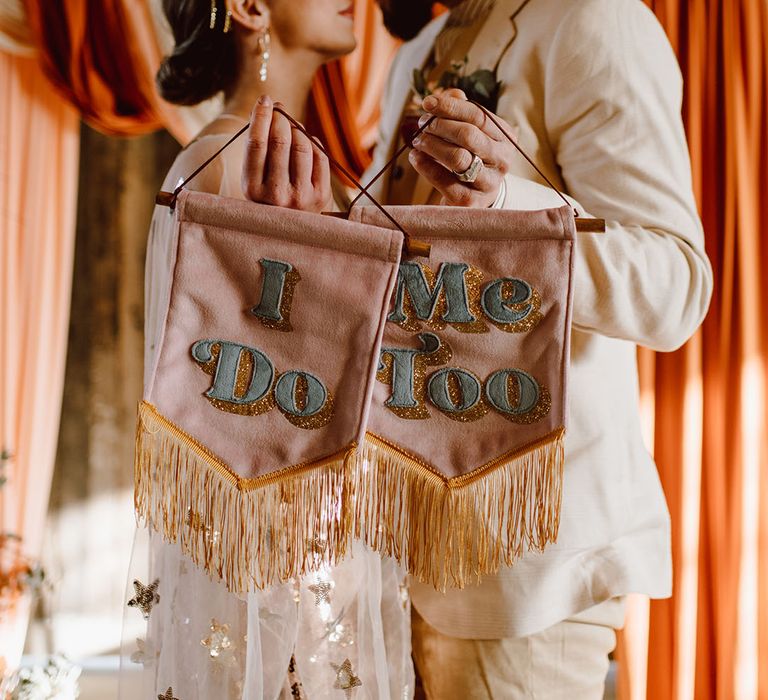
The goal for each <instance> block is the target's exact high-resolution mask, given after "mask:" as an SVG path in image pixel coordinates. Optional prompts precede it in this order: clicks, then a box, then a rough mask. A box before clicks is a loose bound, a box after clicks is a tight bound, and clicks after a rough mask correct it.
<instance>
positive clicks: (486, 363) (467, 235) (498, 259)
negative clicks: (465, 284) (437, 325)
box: [350, 206, 575, 478]
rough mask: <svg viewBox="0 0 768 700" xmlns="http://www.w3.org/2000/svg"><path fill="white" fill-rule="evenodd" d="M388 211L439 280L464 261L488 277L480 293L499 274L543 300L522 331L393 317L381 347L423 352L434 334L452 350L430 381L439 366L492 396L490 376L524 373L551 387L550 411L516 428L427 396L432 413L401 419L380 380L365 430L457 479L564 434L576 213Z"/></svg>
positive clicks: (369, 210)
mask: <svg viewBox="0 0 768 700" xmlns="http://www.w3.org/2000/svg"><path fill="white" fill-rule="evenodd" d="M388 211H389V212H390V214H391V215H392V216H393V217H394V219H395V220H397V221H398V222H399V223H400V224H401V226H403V228H404V230H405V231H407V232H408V233H409V235H411V236H412V237H413V238H415V239H418V240H423V241H426V242H429V243H430V244H431V246H432V249H431V254H430V257H429V259H428V260H427V259H415V258H414V259H413V262H420V263H423V264H424V265H426V266H427V267H428V268H429V269H431V270H432V272H433V273H434V274H435V275H436V274H437V273H438V271H439V269H440V265H441V264H442V263H447V262H452V263H456V262H464V263H467V264H468V265H470V266H471V267H473V268H475V269H477V270H479V271H481V273H482V281H481V282H480V287H479V290H478V289H476V290H475V296H478V295H479V294H482V291H483V290H485V289H486V288H487V286H488V285H489V284H490V283H492V282H493V281H494V280H497V279H499V278H515V279H520V280H523V281H524V282H526V283H528V284H529V285H530V287H531V288H532V289H534V290H535V291H536V292H537V293H538V295H539V297H540V300H541V302H540V308H539V313H540V314H541V318H540V320H539V321H538V323H536V324H535V325H534V326H533V327H532V328H531V329H530V330H526V331H524V332H507V331H504V330H500V329H499V328H498V327H497V326H496V325H495V324H493V323H492V322H490V321H489V319H488V318H487V317H486V315H485V314H483V313H482V312H481V314H480V315H479V317H480V320H481V321H482V322H483V325H484V326H485V331H484V332H460V331H459V330H457V329H456V327H455V326H452V325H450V324H446V325H445V327H444V328H443V329H434V327H432V328H431V327H430V325H429V323H421V324H417V325H420V326H421V328H420V330H416V329H415V328H416V327H415V326H414V327H413V329H412V330H405V329H403V328H402V327H401V326H400V325H398V324H396V323H394V322H392V321H388V322H387V324H386V329H385V333H384V341H383V344H382V347H383V348H384V349H386V348H388V347H395V348H420V347H421V342H420V341H419V338H418V333H424V332H430V333H434V334H435V335H436V336H438V337H439V338H440V340H441V342H443V343H444V344H447V345H448V346H450V348H451V358H450V359H449V360H447V361H446V362H441V363H440V364H437V365H435V366H429V367H426V374H427V379H428V378H429V376H430V375H432V374H433V373H434V372H435V371H437V370H440V369H441V368H444V367H457V368H461V369H463V370H468V371H469V372H471V373H472V374H474V375H475V376H476V377H477V379H478V380H479V381H480V382H481V383H482V384H483V385H484V386H483V389H484V390H485V386H487V379H488V378H489V377H490V376H491V375H492V374H493V373H494V372H496V371H497V370H501V369H508V368H515V369H521V370H523V371H524V372H526V373H528V374H529V375H531V376H532V377H533V378H535V380H536V381H537V382H538V383H539V385H540V386H542V387H545V388H546V390H547V391H548V392H549V394H550V396H551V406H550V408H549V411H548V412H547V413H546V415H543V416H542V417H541V418H539V419H537V420H535V421H533V422H528V423H526V422H522V423H518V422H512V421H511V420H510V419H509V418H508V417H505V415H503V414H502V413H501V412H499V411H497V410H493V409H491V410H487V412H485V414H484V415H482V416H481V417H479V418H471V419H464V420H457V419H456V418H451V417H448V415H446V414H445V413H443V412H441V411H440V410H438V409H437V408H436V407H435V405H433V404H431V403H430V400H429V398H426V400H425V405H426V408H427V412H428V417H426V418H422V419H412V418H402V417H399V416H398V415H396V414H395V413H394V412H393V411H392V410H390V409H389V408H387V407H386V405H385V402H387V401H388V400H389V399H390V396H391V394H392V392H391V386H390V385H389V384H388V383H384V382H382V381H377V383H376V387H375V390H374V394H373V403H372V408H371V415H370V419H369V422H368V431H369V432H371V433H373V434H375V435H377V436H380V437H382V438H385V439H386V440H387V441H388V442H390V443H393V444H394V445H395V446H396V447H398V448H399V449H401V450H402V451H403V452H405V453H407V454H410V455H413V456H415V457H417V458H419V459H420V460H422V461H423V462H426V463H427V464H428V465H429V466H431V467H432V468H433V469H435V470H437V471H438V472H439V473H440V474H442V475H443V476H444V477H446V478H453V477H458V476H461V475H464V474H468V473H470V472H472V471H473V470H475V469H477V468H479V467H482V466H484V465H487V464H488V463H490V462H492V461H493V460H495V459H496V458H498V457H501V456H502V455H506V454H509V453H511V452H514V451H516V450H521V449H523V448H524V447H525V446H526V445H531V444H533V443H535V442H537V441H539V440H542V439H543V438H545V437H546V436H548V435H549V434H551V433H552V432H553V431H556V430H558V429H559V428H565V427H566V415H565V407H566V395H565V394H566V386H567V370H568V363H569V348H570V329H571V296H572V275H571V271H572V266H573V253H574V235H575V223H574V218H573V212H572V210H571V209H570V208H568V207H562V208H560V209H548V210H543V211H509V210H496V209H488V210H476V209H472V210H470V209H465V208H459V207H435V206H417V207H389V208H388ZM350 219H351V220H355V221H359V222H361V223H367V224H373V225H376V226H391V223H390V222H389V221H388V220H387V219H386V218H385V217H384V216H383V215H382V214H381V212H379V211H378V210H376V209H374V208H373V207H356V208H354V209H353V210H352V212H351V213H350ZM471 296H472V293H470V297H471ZM476 312H477V309H475V316H477V315H478V314H477V313H476ZM437 315H438V314H435V316H437ZM511 394H512V395H514V391H512V392H511Z"/></svg>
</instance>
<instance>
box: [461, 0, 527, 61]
mask: <svg viewBox="0 0 768 700" xmlns="http://www.w3.org/2000/svg"><path fill="white" fill-rule="evenodd" d="M525 1H526V0H514V1H513V2H509V0H507V1H506V2H505V0H497V2H496V4H495V5H494V6H493V8H492V9H491V11H490V12H489V13H488V16H487V17H486V19H485V22H484V23H483V26H482V28H481V29H480V31H479V32H478V34H477V36H476V37H475V40H474V42H473V43H472V48H471V49H470V50H469V63H468V65H467V72H468V73H472V72H473V71H476V70H479V69H481V68H487V69H489V70H490V69H492V68H493V67H494V66H495V65H496V61H497V60H498V58H499V55H500V54H501V52H502V51H503V50H504V48H505V47H506V46H508V45H509V44H511V43H512V42H513V41H514V39H515V37H516V36H517V27H516V26H515V22H514V20H513V18H514V16H515V15H516V14H517V11H518V10H519V9H520V8H521V7H522V6H523V5H524V4H525Z"/></svg>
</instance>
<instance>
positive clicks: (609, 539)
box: [370, 0, 712, 638]
mask: <svg viewBox="0 0 768 700" xmlns="http://www.w3.org/2000/svg"><path fill="white" fill-rule="evenodd" d="M518 10H519V12H518ZM444 21H445V16H442V17H440V18H438V19H437V20H435V21H433V22H432V23H431V24H430V25H428V26H427V27H426V28H425V29H424V30H423V31H422V32H421V34H420V35H419V36H418V37H416V38H415V39H414V40H413V41H411V42H409V43H407V44H405V45H404V46H403V47H402V49H401V50H400V52H399V54H398V55H397V57H396V59H395V61H394V63H393V66H392V71H391V76H390V80H389V83H388V87H387V93H386V95H385V98H384V102H383V112H382V118H381V139H380V142H379V144H378V148H377V151H376V153H375V160H374V164H373V166H372V168H371V171H370V172H375V171H376V170H378V169H379V168H380V167H381V165H383V163H384V162H385V160H386V158H387V154H388V153H390V152H391V143H392V139H393V135H394V133H395V130H396V129H397V126H398V122H399V119H400V113H401V110H402V108H403V105H404V103H405V100H406V99H407V97H408V92H409V81H410V76H411V73H412V70H413V68H414V67H419V66H421V65H422V64H423V62H424V60H425V59H426V57H427V55H428V53H429V51H430V49H431V47H432V44H433V42H434V39H435V37H436V36H437V34H438V32H439V31H440V29H441V27H442V25H443V23H444ZM499 57H501V61H500V64H499V78H500V80H501V81H502V82H503V87H502V92H501V97H500V99H499V103H498V110H497V111H498V113H499V114H500V115H501V116H502V117H503V118H504V119H506V120H507V121H508V122H509V123H510V124H511V125H512V127H513V128H514V129H516V130H517V132H518V134H519V137H518V142H519V143H520V145H521V146H522V147H523V148H524V149H525V151H526V152H527V153H528V154H529V155H530V156H531V157H532V158H533V159H534V161H535V162H536V163H537V164H538V165H539V166H540V167H541V168H542V169H543V171H544V172H545V173H546V174H547V176H548V177H550V178H551V179H552V180H553V181H554V182H556V183H557V184H558V185H559V186H561V187H562V188H563V189H564V190H565V192H566V193H567V194H568V195H569V196H570V197H571V198H572V199H573V201H574V202H575V204H576V206H577V207H578V208H579V209H580V210H581V211H582V212H586V213H587V214H588V215H592V216H597V217H602V218H605V219H606V220H607V233H606V234H605V235H593V234H581V235H580V236H579V239H578V254H577V261H576V265H575V287H574V313H573V336H572V350H571V361H572V367H571V374H570V380H569V381H570V384H569V392H568V394H569V406H568V409H569V430H568V435H567V438H566V465H565V484H564V491H563V506H562V508H563V509H562V517H561V525H560V531H559V536H558V540H557V542H556V543H555V544H553V545H551V546H550V547H549V548H548V549H547V550H546V551H545V552H544V553H534V552H529V553H526V554H525V555H524V556H523V557H522V559H521V560H519V561H518V562H517V563H516V564H515V565H514V566H513V567H511V568H508V569H504V570H502V571H501V572H500V573H498V574H497V575H494V576H489V577H487V578H485V579H484V580H483V582H482V583H481V584H480V585H477V586H472V587H470V588H466V589H464V590H461V591H450V592H448V593H447V594H440V593H437V592H435V591H434V590H432V589H431V588H430V587H428V586H425V585H421V584H418V583H414V584H413V585H412V589H411V593H412V599H413V603H414V605H415V607H416V609H417V610H418V611H419V613H420V614H421V615H422V616H423V617H424V618H425V619H426V620H427V621H428V622H429V623H430V624H431V625H433V626H434V627H436V628H437V629H438V630H440V631H441V632H443V633H445V634H449V635H453V636H457V637H465V638H500V637H510V636H523V635H528V634H532V633H534V632H537V631H539V630H542V629H544V628H546V627H549V626H550V625H552V624H555V623H557V622H559V621H561V620H563V619H566V618H569V617H572V616H573V615H575V614H577V613H579V612H581V611H585V610H586V609H588V608H590V607H592V606H594V605H596V604H598V603H600V602H602V601H605V600H607V599H609V598H611V597H614V596H619V595H623V594H626V593H629V592H640V593H645V594H648V595H649V596H651V597H653V598H664V597H668V596H669V595H670V594H671V587H672V580H671V561H670V521H669V513H668V510H667V507H666V502H665V500H664V494H663V492H662V489H661V484H660V482H659V478H658V473H657V470H656V467H655V465H654V463H653V460H652V458H651V456H650V455H649V454H648V452H647V450H646V448H645V445H644V444H643V439H642V436H641V431H640V417H639V408H638V407H639V396H638V381H637V366H636V346H637V345H644V346H647V347H650V348H653V349H655V350H660V351H670V350H674V349H676V348H677V347H679V346H680V345H682V344H683V343H684V342H685V341H686V340H687V339H688V338H689V337H690V336H691V334H692V333H693V332H694V331H695V330H696V328H697V327H698V326H699V324H700V323H701V321H702V319H703V317H704V314H705V312H706V309H707V307H708V304H709V298H710V294H711V289H712V271H711V268H710V264H709V261H708V260H707V257H706V254H705V252H704V239H703V232H702V228H701V223H700V220H699V216H698V214H697V210H696V204H695V202H694V197H693V193H692V187H691V174H690V164H689V156H688V150H687V145H686V141H685V135H684V132H683V125H682V122H681V117H680V109H681V100H682V80H681V76H680V71H679V69H678V66H677V63H676V60H675V57H674V54H673V52H672V49H671V47H670V46H669V43H668V41H667V39H666V36H665V34H664V32H663V30H662V28H661V27H660V26H659V24H658V22H657V20H656V18H655V17H654V16H653V14H652V13H651V12H650V11H649V10H648V9H647V8H646V6H645V5H644V4H643V3H642V2H641V0H529V2H528V3H527V4H526V3H524V2H523V1H522V0H498V1H497V3H496V5H495V7H494V9H493V10H492V11H491V13H490V15H489V17H488V19H487V21H486V23H485V25H484V27H483V29H482V30H481V32H480V35H479V36H478V39H477V40H476V41H475V44H474V45H473V49H472V51H471V53H470V69H472V68H477V67H482V68H490V67H492V66H493V65H494V64H495V63H496V61H497V60H498V59H499ZM377 191H378V194H379V195H380V194H381V192H382V191H386V183H383V185H379V186H378V188H377ZM560 203H561V202H560V200H559V199H558V198H557V196H556V195H554V193H552V191H551V190H549V189H548V188H547V187H546V186H544V185H543V184H542V183H541V181H540V180H539V179H538V176H537V175H536V173H535V172H534V171H533V170H531V169H530V166H529V165H528V164H527V163H526V162H525V161H524V160H523V159H522V157H521V158H520V160H519V162H518V163H517V164H516V167H515V171H514V173H513V174H511V175H509V176H508V177H507V178H506V198H505V201H504V206H505V207H507V208H512V209H540V208H543V207H548V206H558V205H559V204H560Z"/></svg>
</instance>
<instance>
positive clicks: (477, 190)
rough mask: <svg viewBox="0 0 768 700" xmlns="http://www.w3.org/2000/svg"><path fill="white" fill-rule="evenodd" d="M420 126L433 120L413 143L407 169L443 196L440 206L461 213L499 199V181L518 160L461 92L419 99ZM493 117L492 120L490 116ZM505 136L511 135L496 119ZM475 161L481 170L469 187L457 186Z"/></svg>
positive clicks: (506, 143)
mask: <svg viewBox="0 0 768 700" xmlns="http://www.w3.org/2000/svg"><path fill="white" fill-rule="evenodd" d="M422 108H423V109H424V111H425V112H426V114H425V115H424V116H422V117H421V119H420V120H419V126H421V125H423V124H424V123H425V122H426V121H427V120H428V119H429V118H430V117H437V118H436V119H435V120H434V121H433V122H432V123H431V124H430V125H429V126H428V127H427V128H426V129H425V130H424V131H423V132H422V133H421V134H419V136H417V137H416V139H414V141H413V150H412V151H411V152H410V154H409V159H410V161H411V164H412V165H413V167H414V168H415V169H416V171H417V172H418V173H419V174H420V175H422V176H424V177H425V178H426V179H427V180H428V181H429V182H430V184H431V185H432V186H433V187H434V188H435V189H436V190H437V191H438V192H440V194H441V195H443V201H442V203H443V204H447V205H451V206H461V207H490V206H491V205H492V204H493V203H494V202H495V201H496V197H497V196H498V194H499V188H500V187H501V181H502V179H503V178H504V175H506V174H507V173H508V172H509V171H510V166H511V164H512V159H513V158H516V157H519V156H517V153H516V151H515V148H514V146H513V145H512V144H511V143H510V142H509V141H508V139H507V137H506V136H504V134H502V133H501V131H499V129H498V128H497V127H496V125H495V124H494V123H493V122H492V121H491V120H490V119H489V118H488V117H487V116H486V114H485V112H483V110H482V109H480V107H478V106H477V105H475V104H472V103H471V102H468V101H467V98H466V96H465V95H464V93H463V92H462V91H461V90H457V89H450V90H445V91H444V92H442V93H441V94H440V95H431V96H429V97H426V98H425V99H424V102H423V104H422ZM494 116H495V115H494ZM496 119H497V121H498V122H499V124H500V125H501V126H502V127H503V128H504V130H505V131H506V132H507V133H508V134H510V135H514V134H513V133H512V132H513V130H512V128H511V127H510V126H509V125H508V124H507V123H506V122H505V121H504V120H503V119H501V117H496ZM474 156H477V157H478V158H480V159H481V160H482V163H483V164H482V167H481V168H480V170H479V172H478V173H477V178H476V179H475V180H474V182H462V181H461V180H459V178H458V177H457V175H456V173H462V172H464V171H466V170H467V169H468V168H469V167H470V166H471V165H472V161H473V159H474Z"/></svg>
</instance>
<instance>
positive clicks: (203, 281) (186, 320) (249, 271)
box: [145, 191, 402, 478]
mask: <svg viewBox="0 0 768 700" xmlns="http://www.w3.org/2000/svg"><path fill="white" fill-rule="evenodd" d="M175 216H176V218H177V224H176V234H175V235H176V257H175V263H174V270H173V276H172V280H173V281H172V286H171V290H170V293H169V304H168V312H167V318H166V322H165V331H164V334H163V338H162V341H161V343H162V346H161V349H160V352H159V356H158V362H157V365H156V368H155V371H154V376H153V378H152V380H151V381H150V382H149V385H148V388H147V393H146V396H145V399H146V400H147V401H148V402H150V403H152V404H154V405H155V407H156V408H157V410H158V411H159V412H160V413H161V414H162V415H164V416H165V417H166V418H168V419H169V420H171V421H173V422H174V423H175V424H176V425H177V426H179V427H180V428H181V429H182V430H184V431H186V432H187V433H189V434H190V435H191V436H192V437H194V438H195V439H196V440H198V441H199V442H201V443H202V444H203V445H205V447H206V448H207V449H208V450H210V451H211V452H212V453H213V454H215V455H216V456H217V457H218V458H219V459H220V460H222V461H224V462H225V463H226V464H227V465H228V466H229V467H230V468H231V469H232V470H233V471H234V472H235V473H236V474H238V475H239V476H240V477H244V478H254V477H258V476H263V475H265V474H269V473H272V472H275V471H276V470H279V469H281V468H285V467H290V466H294V465H297V464H301V463H306V462H312V461H315V460H318V459H321V458H323V457H326V456H329V455H331V454H334V453H336V452H338V451H339V450H342V449H344V448H345V447H347V446H348V445H349V444H350V443H351V442H353V441H357V442H359V441H361V440H362V438H363V435H364V432H365V424H366V417H367V412H368V407H369V405H370V395H371V392H372V390H373V382H374V377H375V373H376V368H377V364H378V356H379V347H380V342H381V336H382V332H383V327H384V321H385V315H386V312H387V307H388V304H389V299H390V297H391V293H392V289H393V286H394V282H395V279H396V276H397V270H398V263H399V259H400V249H401V246H402V234H401V233H400V232H399V231H395V230H390V229H386V228H382V227H373V226H367V225H362V224H359V223H351V222H348V221H345V220H341V219H338V218H334V217H328V216H321V215H317V214H309V213H305V212H298V211H292V210H289V209H283V208H279V207H269V206H264V205H260V204H255V203H253V202H248V201H243V200H235V199H229V198H225V197H219V196H215V195H209V194H204V193H197V192H189V191H182V193H181V194H180V196H179V198H178V201H177V204H176V210H175ZM263 259H266V260H273V261H284V262H287V263H289V264H290V265H292V266H293V268H294V269H295V270H296V271H297V272H298V273H299V275H300V280H299V281H298V282H297V283H296V285H295V288H294V290H293V293H292V303H291V304H290V316H289V319H290V324H291V326H292V330H291V331H288V332H286V331H281V330H276V329H274V328H270V327H267V326H266V325H264V324H263V323H262V322H261V321H260V319H259V318H257V317H256V316H255V315H254V314H253V313H252V311H251V310H252V309H253V308H254V306H256V305H258V304H259V302H260V295H261V290H262V282H263V278H264V272H263V267H262V265H261V263H260V261H261V260H263ZM203 339H212V340H224V341H232V342H235V343H239V344H242V345H243V346H249V347H252V348H256V349H258V350H260V351H261V352H263V353H264V354H265V355H266V356H268V358H269V359H270V360H271V362H272V363H273V365H274V369H275V382H276V381H277V380H278V379H279V377H280V375H281V374H282V373H285V372H287V371H290V370H300V371H306V372H309V373H311V374H312V375H313V376H314V377H317V378H318V379H320V380H321V381H322V382H323V384H324V385H325V387H326V388H327V390H328V391H329V392H330V393H331V395H332V397H333V413H332V417H331V419H330V421H329V422H328V423H327V424H326V425H324V426H322V427H319V428H316V429H308V428H303V427H298V426H296V425H294V424H293V423H291V422H289V421H288V420H287V419H286V417H285V416H284V415H283V414H282V413H281V411H280V410H278V407H276V406H275V407H273V408H271V410H268V411H266V412H265V413H262V414H260V415H238V414H235V413H231V412H228V411H225V410H220V409H219V408H217V407H216V406H214V405H213V402H212V401H210V400H209V399H208V398H207V397H206V396H205V395H204V394H205V393H206V392H207V391H209V389H210V388H211V386H212V380H213V377H212V376H211V374H209V373H206V372H205V371H203V369H202V368H201V365H200V363H199V362H197V361H195V359H194V358H193V357H192V354H191V348H192V347H193V345H194V344H195V343H196V342H197V341H200V340H203ZM273 389H274V384H273Z"/></svg>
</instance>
